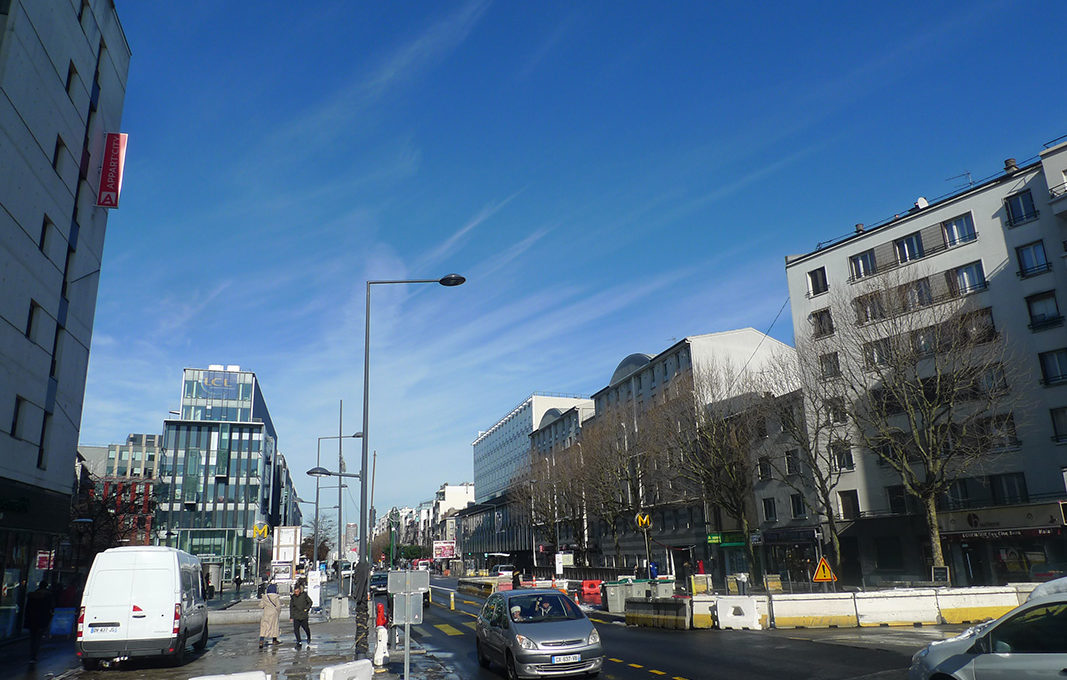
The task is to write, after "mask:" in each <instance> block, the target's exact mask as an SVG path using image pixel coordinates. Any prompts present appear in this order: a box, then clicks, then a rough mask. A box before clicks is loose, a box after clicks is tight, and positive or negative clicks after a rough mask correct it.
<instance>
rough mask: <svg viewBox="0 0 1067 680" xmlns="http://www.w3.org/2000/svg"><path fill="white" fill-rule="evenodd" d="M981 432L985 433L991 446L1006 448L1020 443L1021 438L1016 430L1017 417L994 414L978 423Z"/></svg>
mask: <svg viewBox="0 0 1067 680" xmlns="http://www.w3.org/2000/svg"><path fill="white" fill-rule="evenodd" d="M976 425H977V428H978V430H979V432H981V433H982V435H984V437H985V438H986V441H987V442H988V443H989V446H990V448H994V449H1006V448H1010V447H1013V446H1018V445H1019V438H1018V437H1017V436H1016V432H1015V418H1013V417H1012V416H1010V415H1007V416H992V417H990V418H986V419H984V420H982V421H980V422H979V423H977V424H976Z"/></svg>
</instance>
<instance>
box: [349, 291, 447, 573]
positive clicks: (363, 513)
mask: <svg viewBox="0 0 1067 680" xmlns="http://www.w3.org/2000/svg"><path fill="white" fill-rule="evenodd" d="M466 280H467V279H466V278H464V277H462V276H460V275H459V274H449V275H448V276H445V277H442V278H440V279H401V280H395V281H367V312H366V316H365V319H366V333H365V336H364V339H363V457H362V461H361V464H360V468H359V469H360V471H361V472H363V473H366V471H367V449H368V447H367V432H368V431H369V428H370V423H369V421H370V289H371V286H382V285H387V284H399V283H439V284H441V285H442V286H445V287H448V288H452V287H455V286H459V285H462V284H463V283H464V282H466ZM369 549H370V545H369V543H368V542H367V476H366V474H364V475H363V477H362V478H361V479H360V480H359V559H360V560H367V564H370V552H369Z"/></svg>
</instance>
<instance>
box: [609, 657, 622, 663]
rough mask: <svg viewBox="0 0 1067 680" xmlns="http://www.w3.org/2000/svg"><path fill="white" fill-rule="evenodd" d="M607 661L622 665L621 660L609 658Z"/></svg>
mask: <svg viewBox="0 0 1067 680" xmlns="http://www.w3.org/2000/svg"><path fill="white" fill-rule="evenodd" d="M608 661H614V662H615V663H622V659H611V658H609V659H608Z"/></svg>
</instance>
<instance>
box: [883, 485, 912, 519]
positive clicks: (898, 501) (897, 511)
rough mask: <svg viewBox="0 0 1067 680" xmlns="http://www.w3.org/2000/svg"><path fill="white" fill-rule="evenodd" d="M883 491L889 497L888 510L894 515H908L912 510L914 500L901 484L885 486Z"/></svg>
mask: <svg viewBox="0 0 1067 680" xmlns="http://www.w3.org/2000/svg"><path fill="white" fill-rule="evenodd" d="M885 493H886V496H887V497H888V499H889V512H891V513H893V514H894V515H910V514H912V513H913V512H914V500H913V499H912V497H911V496H909V495H908V493H907V492H906V491H905V490H904V485H903V484H897V485H896V486H887V487H886V488H885Z"/></svg>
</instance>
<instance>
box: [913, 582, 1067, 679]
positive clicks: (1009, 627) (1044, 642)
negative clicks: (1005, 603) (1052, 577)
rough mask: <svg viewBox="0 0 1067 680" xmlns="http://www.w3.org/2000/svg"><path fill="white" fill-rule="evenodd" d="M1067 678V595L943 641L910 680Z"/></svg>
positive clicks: (917, 663)
mask: <svg viewBox="0 0 1067 680" xmlns="http://www.w3.org/2000/svg"><path fill="white" fill-rule="evenodd" d="M1065 674H1067V594H1065V593H1059V594H1056V595H1051V596H1048V597H1038V598H1035V599H1033V600H1030V601H1028V602H1027V603H1026V604H1023V605H1021V606H1019V607H1016V608H1015V609H1012V610H1011V611H1010V612H1008V613H1007V614H1005V615H1004V616H1002V617H1000V618H999V619H997V620H995V621H990V622H988V623H983V624H980V625H978V626H975V627H974V628H970V629H968V630H967V631H965V632H963V633H961V634H960V635H957V636H956V637H953V638H949V639H947V640H938V641H937V642H934V643H931V644H930V645H929V646H928V647H926V648H925V649H922V650H920V651H919V652H918V653H916V654H915V656H913V657H912V659H911V669H910V670H909V672H908V678H909V680H935V679H936V680H1009V679H1010V680H1021V679H1022V678H1056V677H1062V676H1064V675H1065Z"/></svg>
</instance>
